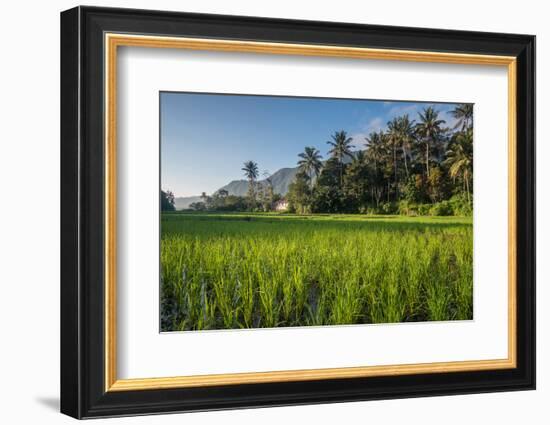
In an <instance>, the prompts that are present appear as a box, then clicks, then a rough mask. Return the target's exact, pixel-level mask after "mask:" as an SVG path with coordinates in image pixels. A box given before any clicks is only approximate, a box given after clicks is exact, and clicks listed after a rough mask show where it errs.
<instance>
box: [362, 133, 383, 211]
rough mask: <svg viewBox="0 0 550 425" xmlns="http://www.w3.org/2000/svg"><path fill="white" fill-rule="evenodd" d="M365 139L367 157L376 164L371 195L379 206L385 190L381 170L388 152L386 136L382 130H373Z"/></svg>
mask: <svg viewBox="0 0 550 425" xmlns="http://www.w3.org/2000/svg"><path fill="white" fill-rule="evenodd" d="M365 141H366V143H365V146H366V148H367V153H366V157H367V159H368V160H369V161H372V163H373V165H374V174H373V175H372V188H371V195H372V198H373V201H375V202H376V206H378V205H379V204H380V199H381V197H382V194H383V192H384V181H383V179H384V178H383V175H382V172H381V168H382V165H383V163H384V161H385V158H386V154H387V147H386V136H385V134H384V133H383V132H382V131H380V132H378V133H376V132H372V133H370V134H369V136H368V137H366V138H365Z"/></svg>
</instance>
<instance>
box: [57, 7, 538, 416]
mask: <svg viewBox="0 0 550 425" xmlns="http://www.w3.org/2000/svg"><path fill="white" fill-rule="evenodd" d="M105 32H120V33H139V34H151V35H169V36H170V35H171V36H187V37H203V38H220V39H233V40H254V41H269V42H286V43H306V44H327V45H333V46H353V47H371V48H385V49H400V50H423V51H435V52H452V53H478V54H485V55H507V56H515V57H516V58H517V77H518V82H517V119H518V121H517V306H518V308H517V320H518V322H517V368H515V369H509V370H494V371H480V372H455V373H434V374H417V375H408V376H386V377H375V378H348V379H332V380H320V381H305V382H285V383H263V384H247V385H230V386H216V387H204V388H180V389H168V390H146V391H125V392H107V393H106V392H105V391H104V354H105V350H104V348H105V345H104V302H103V301H104V266H105V264H104V232H103V231H102V230H103V229H104V224H105V223H104V171H105V170H104V147H103V137H104V132H103V130H104V123H103V112H104V100H105V99H104V90H103V88H104V70H103V65H104V45H103V35H104V33H105ZM534 388H535V37H534V36H529V35H516V34H498V33H480V32H467V31H450V30H433V29H419V28H405V27H388V26H373V25H357V24H344V23H329V22H314V21H295V20H283V19H265V18H254V17H241V16H221V15H204V14H190V13H176V12H161V11H146V10H133V9H111V8H95V7H86V6H81V7H76V8H74V9H70V10H67V11H65V12H62V13H61V412H62V413H65V414H67V415H70V416H73V417H75V418H92V417H104V416H122V415H137V414H148V413H164V412H183V411H201V410H218V409H229V408H243V407H261V406H278V405H296V404H313V403H327V402H343V401H354V400H371V399H387V398H405V397H418V396H430V395H432V396H433V395H450V394H467V393H482V392H493V391H511V390H526V389H534Z"/></svg>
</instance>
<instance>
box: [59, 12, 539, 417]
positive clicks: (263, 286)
mask: <svg viewBox="0 0 550 425" xmlns="http://www.w3.org/2000/svg"><path fill="white" fill-rule="evenodd" d="M534 70H535V37H534V36H530V35H517V34H495V33H478V32H464V31H449V30H437V29H418V28H400V27H388V26H369V25H355V24H343V23H329V22H312V21H293V20H278V19H265V18H252V17H238V16H219V15H202V14H187V13H175V12H160V11H143V10H127V9H108V8H94V7H77V8H74V9H71V10H68V11H65V12H63V13H62V14H61V115H62V123H61V164H62V169H61V196H62V205H61V207H62V208H61V210H62V218H61V221H62V226H61V227H62V229H61V249H62V252H61V257H62V268H61V271H62V273H61V274H62V276H61V411H62V412H63V413H65V414H68V415H71V416H73V417H76V418H91V417H103V416H120V415H136V414H148V413H162V412H176V411H181V412H185V411H197V410H214V409H228V408H242V407H257V406H275V405H293V404H307V403H326V402H339V401H353V400H369V399H383V398H398V397H416V396H430V395H432V396H433V395H449V394H463V393H479V392H488V391H511V390H524V389H533V388H534V387H535V217H534V215H535V181H534V179H535V168H534V167H535V152H534V148H535V135H534V123H535V86H534V85H535V75H534V73H535V71H534Z"/></svg>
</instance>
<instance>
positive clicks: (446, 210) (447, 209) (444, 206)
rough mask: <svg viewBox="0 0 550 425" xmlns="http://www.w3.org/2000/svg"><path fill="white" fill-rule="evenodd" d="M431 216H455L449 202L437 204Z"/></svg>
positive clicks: (432, 209)
mask: <svg viewBox="0 0 550 425" xmlns="http://www.w3.org/2000/svg"><path fill="white" fill-rule="evenodd" d="M430 214H431V215H435V216H447V215H453V207H452V205H451V203H450V202H449V201H441V202H437V203H436V204H434V205H433V206H432V208H431V209H430Z"/></svg>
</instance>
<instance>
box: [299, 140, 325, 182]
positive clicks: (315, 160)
mask: <svg viewBox="0 0 550 425" xmlns="http://www.w3.org/2000/svg"><path fill="white" fill-rule="evenodd" d="M298 156H299V157H300V158H301V159H300V160H299V161H298V166H299V167H300V171H303V172H305V173H306V174H307V175H308V177H309V181H310V184H311V186H312V187H313V177H314V176H315V177H318V176H319V172H320V171H321V167H322V166H323V163H322V159H323V158H322V156H321V153H320V152H319V150H318V149H315V148H314V147H313V146H307V147H306V148H305V149H304V151H303V152H302V153H300V154H298Z"/></svg>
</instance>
